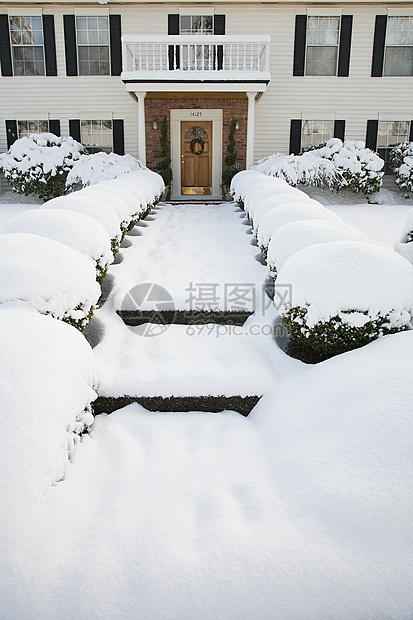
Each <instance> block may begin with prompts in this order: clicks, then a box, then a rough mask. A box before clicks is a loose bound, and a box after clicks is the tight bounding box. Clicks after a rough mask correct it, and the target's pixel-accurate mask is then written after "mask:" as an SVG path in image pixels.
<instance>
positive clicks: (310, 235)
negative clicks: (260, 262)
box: [267, 220, 367, 271]
mask: <svg viewBox="0 0 413 620" xmlns="http://www.w3.org/2000/svg"><path fill="white" fill-rule="evenodd" d="M332 241H365V242H367V238H366V237H365V236H364V235H363V234H362V233H361V232H359V231H358V230H356V229H355V228H353V227H352V226H348V225H347V224H344V222H336V221H328V220H326V221H323V220H321V221H320V220H299V221H296V222H290V223H289V224H285V226H282V227H281V228H279V229H278V230H277V231H276V232H275V233H274V234H273V235H272V237H271V243H270V244H269V246H268V255H267V264H268V266H269V267H275V269H276V270H277V271H279V270H280V268H281V267H282V265H283V264H284V263H285V261H286V260H287V259H288V258H289V257H290V256H292V255H293V254H295V253H296V252H299V251H300V250H302V249H303V248H306V247H308V246H310V245H315V244H316V243H331V242H332Z"/></svg>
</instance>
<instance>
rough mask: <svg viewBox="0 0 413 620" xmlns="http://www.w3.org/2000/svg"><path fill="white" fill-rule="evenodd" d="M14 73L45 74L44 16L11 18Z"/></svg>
mask: <svg viewBox="0 0 413 620" xmlns="http://www.w3.org/2000/svg"><path fill="white" fill-rule="evenodd" d="M9 25H10V40H11V48H12V58H13V74H14V75H45V62H44V40H43V21H42V17H41V16H40V15H39V16H34V15H26V16H11V17H10V18H9Z"/></svg>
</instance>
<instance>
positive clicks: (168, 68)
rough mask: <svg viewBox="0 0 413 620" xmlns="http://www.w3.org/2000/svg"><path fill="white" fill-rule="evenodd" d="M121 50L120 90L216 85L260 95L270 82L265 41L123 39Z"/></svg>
mask: <svg viewBox="0 0 413 620" xmlns="http://www.w3.org/2000/svg"><path fill="white" fill-rule="evenodd" d="M122 46H123V71H122V76H121V77H122V80H123V82H125V84H133V83H135V84H136V83H141V84H143V85H144V84H145V85H147V84H154V83H158V84H159V83H169V84H170V83H171V82H172V83H174V84H175V85H177V84H188V83H192V84H193V83H206V84H210V83H211V82H215V83H216V84H219V83H221V84H224V83H225V84H239V85H240V87H241V88H242V90H245V89H246V88H245V86H246V85H253V86H254V89H255V90H261V91H263V90H265V86H266V85H267V84H268V82H269V81H270V78H271V75H270V72H269V60H270V59H269V47H270V37H268V36H266V35H264V36H258V35H245V36H244V35H242V36H241V35H168V36H167V35H165V36H157V35H125V36H123V37H122ZM242 85H244V87H242ZM241 88H237V89H236V90H241ZM220 90H222V88H221V89H220Z"/></svg>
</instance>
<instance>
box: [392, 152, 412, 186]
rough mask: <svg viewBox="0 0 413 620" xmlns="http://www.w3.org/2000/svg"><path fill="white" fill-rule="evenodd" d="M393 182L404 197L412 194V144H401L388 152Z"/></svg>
mask: <svg viewBox="0 0 413 620" xmlns="http://www.w3.org/2000/svg"><path fill="white" fill-rule="evenodd" d="M390 161H391V165H392V168H393V174H394V182H395V183H396V185H397V187H398V188H399V189H400V191H402V192H403V194H404V195H405V196H408V195H409V194H410V193H413V142H402V143H401V144H398V145H397V146H396V147H394V149H392V150H391V151H390Z"/></svg>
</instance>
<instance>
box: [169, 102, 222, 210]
mask: <svg viewBox="0 0 413 620" xmlns="http://www.w3.org/2000/svg"><path fill="white" fill-rule="evenodd" d="M222 119H223V113H222V110H199V109H192V108H191V109H188V110H171V159H172V175H173V178H172V193H171V198H174V199H176V198H182V194H181V121H192V120H193V121H194V123H198V122H199V123H200V122H202V121H212V196H208V198H215V199H220V198H221V196H222V193H221V182H222ZM186 198H187V196H186Z"/></svg>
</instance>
